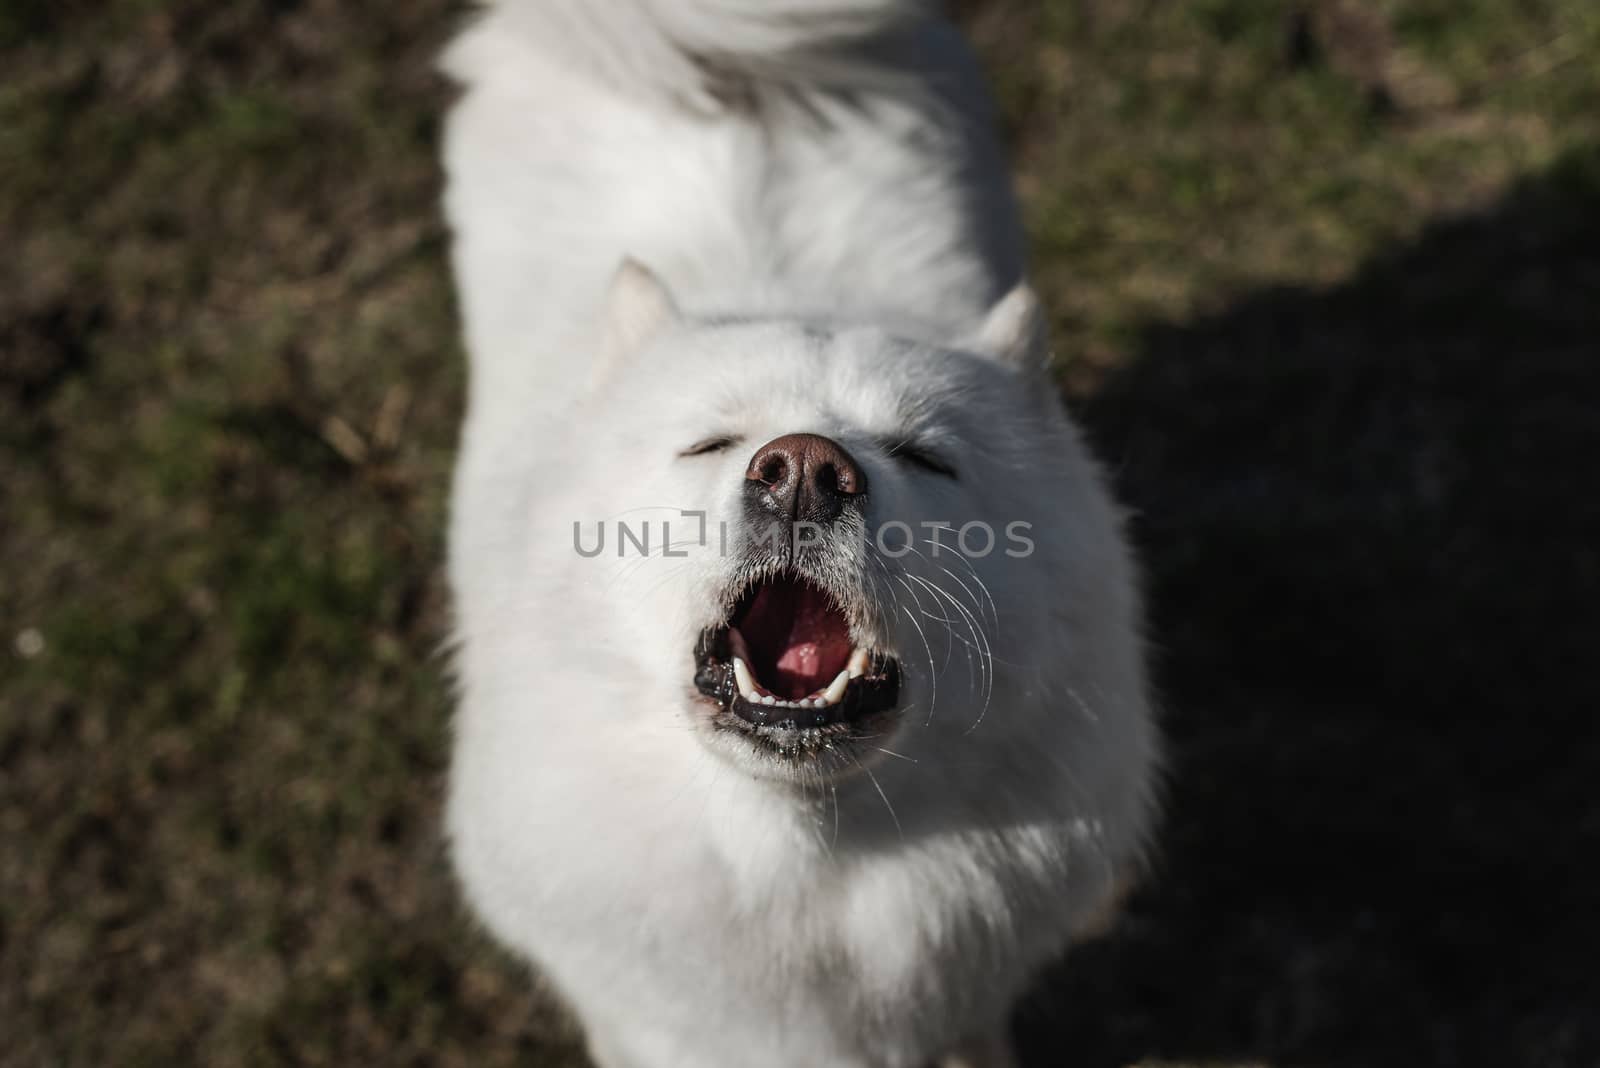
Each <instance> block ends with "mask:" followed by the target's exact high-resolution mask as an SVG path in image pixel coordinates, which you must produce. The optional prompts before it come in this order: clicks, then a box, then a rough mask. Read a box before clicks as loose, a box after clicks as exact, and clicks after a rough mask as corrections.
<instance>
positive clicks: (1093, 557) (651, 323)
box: [552, 265, 1138, 779]
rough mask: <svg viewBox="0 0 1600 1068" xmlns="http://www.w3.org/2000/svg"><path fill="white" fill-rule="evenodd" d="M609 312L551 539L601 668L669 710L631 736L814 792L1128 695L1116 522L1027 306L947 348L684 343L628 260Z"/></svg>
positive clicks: (726, 333) (877, 335) (1127, 623)
mask: <svg viewBox="0 0 1600 1068" xmlns="http://www.w3.org/2000/svg"><path fill="white" fill-rule="evenodd" d="M609 304H610V307H609V311H608V324H609V325H608V334H607V337H606V342H605V345H604V352H603V353H602V354H601V358H600V360H599V361H598V363H597V366H596V370H595V382H594V384H593V387H592V390H591V392H590V395H589V396H588V398H587V399H586V401H585V402H584V407H583V410H582V411H581V412H579V413H577V416H578V418H577V419H576V421H575V422H576V425H578V426H579V427H581V428H583V430H582V431H581V438H580V440H579V441H578V442H577V443H575V447H574V448H572V449H571V450H570V452H569V453H568V454H567V455H566V456H565V457H564V458H563V460H562V470H561V471H560V473H559V475H558V476H557V477H559V479H560V481H561V482H562V484H563V485H564V487H566V488H565V489H564V490H563V491H562V492H561V493H560V494H559V496H560V498H561V499H562V500H564V501H566V502H568V504H569V505H570V506H571V507H572V508H573V509H575V514H574V515H572V516H570V517H569V516H560V517H552V518H555V519H557V520H559V521H561V522H563V523H566V522H570V523H571V524H572V530H573V534H574V537H573V544H572V550H571V551H572V552H574V553H575V554H576V555H577V556H579V557H581V559H578V560H576V561H575V563H576V564H577V565H579V566H576V567H574V568H573V571H574V572H575V573H576V574H577V575H578V576H579V577H578V579H577V580H576V581H577V583H578V587H577V589H576V591H575V594H574V595H575V596H582V597H584V598H585V599H587V600H589V601H591V602H594V601H598V602H600V603H601V609H600V610H601V611H603V612H604V614H605V626H604V628H603V630H604V631H605V633H606V636H607V642H608V650H607V656H608V657H609V658H610V660H611V662H612V663H613V664H616V665H618V666H619V668H620V667H621V666H622V665H623V664H624V663H625V664H626V665H627V666H628V667H629V668H630V669H633V670H637V671H638V672H641V673H643V674H644V675H645V676H648V677H649V678H650V679H652V680H658V681H660V682H661V683H662V684H663V685H662V688H661V690H660V691H659V692H660V693H661V694H663V695H665V699H666V700H667V701H668V702H669V703H670V704H671V705H672V706H673V707H670V708H666V709H655V708H652V709H648V710H644V714H651V715H656V714H659V715H678V716H687V717H688V719H689V720H690V722H692V723H693V724H694V727H695V729H696V730H698V731H700V732H701V734H702V737H703V740H704V741H705V742H706V744H708V745H709V746H711V748H712V749H713V750H714V751H716V752H718V753H719V754H721V755H723V756H725V757H727V758H729V759H731V760H733V761H735V762H737V763H738V764H739V765H740V766H742V767H745V768H748V769H750V770H753V771H755V772H756V773H758V774H764V775H769V776H772V777H777V778H788V779H799V778H804V779H815V778H816V777H817V776H819V775H828V774H832V773H835V772H838V773H845V772H848V771H849V770H850V769H851V768H852V767H854V766H856V765H857V764H859V763H860V762H862V761H865V760H866V759H868V757H869V756H870V755H872V754H874V753H876V752H884V751H888V752H895V753H914V751H915V750H916V749H917V746H918V744H919V740H924V741H926V740H931V739H932V738H933V737H935V736H936V735H938V734H940V733H947V732H952V731H953V732H958V733H961V734H964V735H968V736H971V737H980V736H981V737H984V738H991V737H993V738H1006V737H1014V738H1017V739H1025V738H1027V737H1028V736H1029V735H1030V726H1031V725H1035V724H1036V723H1037V722H1038V720H1039V718H1040V717H1041V716H1044V717H1047V716H1049V715H1051V714H1053V713H1052V710H1051V707H1050V706H1052V705H1059V704H1064V703H1067V702H1071V701H1077V702H1079V703H1080V704H1082V703H1085V702H1095V701H1103V700H1106V699H1107V698H1108V697H1110V696H1112V695H1108V694H1105V693H1101V694H1100V695H1099V696H1098V697H1097V696H1095V695H1092V694H1090V693H1087V692H1085V691H1083V690H1082V689H1081V688H1082V687H1088V686H1093V687H1095V688H1097V689H1102V690H1103V689H1105V688H1106V687H1108V686H1121V685H1123V684H1124V683H1125V682H1126V684H1127V685H1131V686H1134V687H1135V688H1137V685H1138V682H1137V680H1138V666H1137V660H1138V656H1137V651H1136V649H1135V640H1134V633H1133V630H1134V617H1135V606H1134V605H1133V603H1132V594H1131V593H1130V589H1131V583H1130V581H1129V576H1128V565H1127V562H1126V560H1125V557H1124V554H1123V552H1122V549H1121V541H1120V538H1119V536H1118V533H1117V529H1116V528H1117V521H1116V519H1115V516H1114V514H1113V512H1112V510H1111V507H1110V505H1109V503H1108V500H1107V498H1106V496H1105V494H1104V493H1103V491H1102V490H1101V488H1100V484H1099V478H1098V475H1097V473H1096V471H1095V470H1094V468H1093V466H1092V464H1091V463H1090V462H1089V461H1088V460H1087V458H1086V457H1085V455H1084V452H1083V450H1082V449H1081V448H1080V446H1079V443H1078V441H1077V437H1076V434H1075V433H1074V431H1073V430H1072V428H1071V426H1070V424H1069V423H1068V422H1067V420H1066V419H1065V417H1064V415H1063V414H1062V412H1061V410H1060V406H1059V404H1058V402H1057V400H1056V399H1055V395H1054V391H1053V389H1052V388H1051V386H1050V385H1049V382H1048V378H1047V375H1046V374H1045V371H1044V353H1043V348H1042V329H1041V326H1040V321H1039V313H1038V310H1037V307H1036V303H1035V301H1034V300H1033V297H1032V294H1031V292H1030V291H1028V290H1027V289H1025V288H1019V289H1018V290H1016V291H1014V292H1013V293H1012V294H1011V295H1010V296H1008V297H1006V298H1004V299H1003V300H1001V301H1000V302H999V303H998V304H997V305H996V306H995V308H994V309H993V310H992V311H991V313H990V314H989V316H988V317H987V321H986V322H985V323H984V324H983V326H982V328H981V329H980V330H978V331H976V332H975V333H974V335H973V336H971V337H967V338H959V339H952V340H951V341H950V342H949V343H946V344H934V343H929V342H927V341H921V340H911V339H908V338H902V337H897V336H893V335H891V334H889V333H886V332H884V331H883V330H881V329H877V328H871V327H861V326H848V325H830V326H822V325H814V324H802V323H796V322H794V321H767V320H737V321H725V320H723V321H719V320H694V319H691V318H688V317H685V316H683V315H681V314H680V313H679V312H678V311H677V309H676V308H675V306H674V304H673V301H672V298H671V296H670V295H669V294H668V293H667V291H666V290H665V289H664V288H663V287H662V285H661V284H660V283H659V282H658V281H657V280H656V279H655V278H654V276H653V275H651V274H650V273H649V272H648V271H646V270H645V269H643V268H641V267H638V266H636V265H627V266H624V268H623V269H622V271H621V272H620V273H619V275H618V278H617V280H616V282H615V283H614V285H613V287H612V292H611V295H610V298H609ZM557 610H558V611H559V608H558V609H557ZM591 610H592V609H591ZM1031 733H1032V735H1033V736H1034V737H1035V738H1036V737H1037V731H1032V732H1031ZM1018 744H1026V743H1024V742H1020V741H1019V742H1018Z"/></svg>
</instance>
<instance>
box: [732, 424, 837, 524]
mask: <svg viewBox="0 0 1600 1068" xmlns="http://www.w3.org/2000/svg"><path fill="white" fill-rule="evenodd" d="M744 477H745V478H747V479H748V480H749V481H748V482H746V483H745V490H746V493H747V494H748V495H749V496H750V497H751V499H752V500H753V501H755V502H756V503H757V504H758V505H759V506H760V508H761V509H762V510H763V511H766V512H768V513H771V514H773V515H776V516H778V517H781V518H784V519H788V520H790V521H791V522H805V523H829V522H832V521H833V520H835V519H837V518H838V517H839V513H840V512H842V511H843V510H844V505H845V502H846V501H847V500H849V499H850V498H851V497H859V496H860V495H861V494H863V493H865V492H867V473H866V472H865V471H863V470H861V467H860V465H859V464H857V463H856V461H855V458H854V457H853V456H851V455H850V454H849V453H848V452H846V451H845V450H844V446H842V445H840V444H839V443H838V442H837V441H834V440H833V439H831V438H825V437H822V436H821V435H820V434H785V435H783V437H781V438H773V439H772V440H771V441H769V442H767V443H766V444H765V445H763V446H761V448H759V449H757V450H756V454H755V455H754V456H752V457H751V458H750V466H749V468H748V469H746V471H745V473H744Z"/></svg>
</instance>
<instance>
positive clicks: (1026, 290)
mask: <svg viewBox="0 0 1600 1068" xmlns="http://www.w3.org/2000/svg"><path fill="white" fill-rule="evenodd" d="M1047 335H1048V326H1047V324H1046V322H1045V315H1044V307H1043V306H1042V305H1041V304H1040V303H1039V295H1038V294H1037V293H1035V292H1034V291H1033V287H1032V286H1030V285H1029V284H1028V283H1027V282H1025V281H1024V282H1018V283H1017V284H1016V285H1014V286H1012V287H1011V291H1010V292H1009V293H1007V294H1006V295H1005V296H1003V297H1001V298H1000V299H999V300H997V301H995V303H994V306H993V307H991V308H990V309H989V314H988V315H986V316H984V319H983V325H982V326H980V327H979V328H978V331H977V333H976V334H974V335H973V337H972V340H971V341H970V342H969V344H970V346H971V348H972V349H973V350H974V351H976V352H979V353H981V354H983V355H985V356H990V357H993V358H994V359H995V360H997V361H999V362H1000V363H1003V364H1005V365H1006V366H1008V367H1011V368H1014V369H1015V370H1017V371H1019V372H1022V373H1024V374H1034V373H1037V374H1043V373H1044V372H1045V370H1046V368H1047V367H1048V366H1049V363H1050V350H1049V342H1048V337H1047Z"/></svg>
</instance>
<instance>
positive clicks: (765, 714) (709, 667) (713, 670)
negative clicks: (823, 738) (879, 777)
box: [694, 624, 900, 730]
mask: <svg viewBox="0 0 1600 1068" xmlns="http://www.w3.org/2000/svg"><path fill="white" fill-rule="evenodd" d="M694 663H695V671H694V685H695V689H697V690H699V691H700V692H701V693H702V694H704V695H705V696H706V697H708V698H710V699H711V700H712V701H714V702H716V704H717V707H718V708H720V709H721V710H722V711H724V712H730V713H732V714H733V715H735V716H737V717H738V718H739V719H741V720H743V721H744V722H745V723H748V724H750V725H751V726H752V727H757V728H770V729H773V730H807V729H811V730H816V729H824V728H828V727H834V726H837V725H840V724H853V723H858V722H860V721H861V720H864V719H867V718H869V717H871V716H875V715H877V714H878V713H881V712H887V711H889V710H890V709H893V708H894V707H895V705H896V704H898V703H899V700H900V663H899V661H898V660H896V659H895V658H894V657H893V656H891V655H889V654H888V653H883V652H873V653H871V654H869V656H868V660H867V670H866V672H865V673H863V674H862V675H860V676H858V677H856V678H853V679H851V680H850V682H849V684H848V685H847V686H846V687H845V691H844V696H843V697H842V698H841V699H840V700H839V702H838V704H834V705H828V706H826V707H824V708H793V707H786V706H783V705H764V704H753V703H751V702H750V701H748V700H746V699H745V698H744V696H743V695H742V694H740V693H739V686H738V683H737V682H736V680H735V679H734V674H733V657H732V651H731V649H730V637H729V633H728V626H727V624H718V625H715V626H710V627H706V628H705V629H704V630H702V631H701V632H700V640H699V641H698V642H696V643H695V650H694Z"/></svg>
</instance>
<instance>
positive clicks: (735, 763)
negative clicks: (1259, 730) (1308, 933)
mask: <svg viewBox="0 0 1600 1068" xmlns="http://www.w3.org/2000/svg"><path fill="white" fill-rule="evenodd" d="M445 66H446V69H447V70H448V72H449V73H450V74H451V75H452V76H453V77H454V78H455V79H456V80H457V81H458V82H459V83H460V84H461V86H462V87H463V93H462V96H461V97H460V100H459V102H458V103H457V104H456V105H455V107H454V109H453V111H452V113H451V115H450V118H449V121H448V126H447V131H446V137H445V149H444V152H445V162H446V166H447V170H448V179H449V180H448V192H447V197H446V202H447V203H446V207H447V212H448V217H449V220H450V223H451V225H452V227H453V230H454V237H455V241H454V252H453V255H454V270H455V274H456V280H457V283H458V285H459V289H460V296H461V303H462V307H463V312H464V317H465V324H466V334H467V343H468V348H469V350H470V353H471V386H470V396H469V401H468V413H467V419H466V426H465V430H464V433H463V440H462V449H461V455H460V459H459V466H458V468H457V473H456V481H455V492H454V501H453V525H452V530H451V553H450V578H451V583H452V587H453V591H454V596H455V604H456V609H457V621H458V634H457V637H458V643H459V655H458V672H459V680H460V707H459V711H458V715H457V719H456V730H455V751H454V760H453V767H452V774H451V786H450V792H449V802H448V818H447V822H448V832H449V836H450V840H451V848H452V855H453V858H454V863H455V866H456V870H457V872H458V873H459V877H460V881H461V884H462V886H463V888H464V892H465V895H466V897H467V899H468V900H469V901H470V903H471V905H472V907H473V909H474V911H475V912H476V914H477V915H478V916H479V917H480V918H481V919H482V921H483V922H484V924H486V925H487V927H488V928H489V930H490V931H492V932H493V933H494V934H495V935H496V936H497V937H498V938H499V939H500V940H501V941H503V942H504V943H505V944H506V945H508V946H509V947H511V948H512V949H513V950H514V951H516V952H517V953H518V954H520V955H521V956H523V957H525V958H526V959H528V960H529V961H532V962H534V963H535V964H536V965H537V966H538V967H539V968H540V969H541V971H542V972H543V973H544V974H545V975H546V976H548V978H549V980H550V982H551V983H552V984H553V986H554V987H555V988H556V989H557V990H558V991H559V992H560V994H561V995H562V996H563V997H564V998H565V999H566V1001H567V1002H568V1004H569V1005H570V1006H571V1008H572V1009H573V1010H574V1011H575V1013H576V1014H577V1016H578V1017H579V1019H580V1020H581V1021H582V1024H583V1026H584V1028H585V1031H586V1034H587V1036H588V1041H589V1046H590V1051H591V1054H592V1056H593V1058H594V1060H595V1061H596V1062H597V1063H599V1064H600V1065H602V1066H606V1068H622V1066H640V1068H657V1066H702V1065H703V1066H712V1068H716V1066H748V1065H757V1066H763V1068H774V1066H776V1068H782V1066H796V1068H799V1066H804V1068H816V1066H819V1065H843V1066H862V1068H866V1066H873V1068H898V1066H924V1065H928V1064H932V1063H952V1064H953V1063H967V1064H975V1065H978V1064H981V1065H999V1064H1005V1063H1008V1062H1009V1060H1010V1053H1009V1044H1008V1041H1007V1038H1006V1034H1007V1018H1008V1015H1009V1012H1010V1009H1011V1007H1012V1006H1013V1004H1014V1002H1015V1001H1016V999H1017V998H1018V996H1019V994H1020V993H1021V992H1022V991H1023V989H1024V987H1025V986H1026V984H1027V983H1028V981H1029V979H1030V977H1032V976H1033V975H1034V974H1035V973H1036V972H1037V971H1038V970H1039V968H1040V967H1041V966H1042V965H1044V964H1045V963H1047V962H1049V961H1050V960H1051V959H1052V958H1054V957H1056V956H1057V955H1058V954H1059V953H1060V952H1061V951H1062V950H1063V949H1064V947H1065V946H1066V945H1067V944H1068V943H1069V942H1070V940H1071V939H1072V938H1073V937H1074V935H1075V934H1077V933H1080V932H1081V931H1082V930H1083V929H1084V927H1085V925H1086V924H1088V923H1089V922H1090V920H1091V919H1092V918H1093V917H1095V916H1096V914H1097V913H1099V912H1101V911H1102V910H1104V909H1105V908H1106V907H1107V905H1108V904H1109V903H1110V902H1111V900H1112V898H1113V896H1114V892H1115V887H1116V886H1117V884H1118V882H1119V879H1121V878H1122V877H1124V876H1125V875H1127V874H1128V872H1129V870H1130V868H1133V867H1134V866H1136V865H1137V863H1138V858H1139V855H1140V851H1141V848H1142V846H1143V844H1144V842H1145V839H1146V834H1147V830H1148V828H1149V824H1150V820H1151V814H1152V804H1151V795H1152V777H1153V766H1154V764H1155V761H1156V752H1157V739H1156V735H1155V731H1154V728H1153V726H1152V722H1151V716H1150V711H1149V706H1148V700H1147V695H1146V683H1145V676H1144V668H1143V664H1142V655H1141V648H1140V639H1139V605H1138V598H1137V594H1136V589H1135V581H1134V574H1133V569H1132V566H1131V563H1130V560H1129V556H1128V552H1127V549H1126V547H1125V545H1124V542H1123V538H1122V534H1121V531H1120V522H1119V516H1118V513H1117V510H1116V508H1115V507H1114V505H1113V504H1112V502H1111V501H1110V499H1109V498H1108V496H1107V493H1106V491H1105V489H1104V487H1103V485H1102V480H1101V477H1100V474H1099V472H1098V470H1097V469H1096V467H1095V465H1094V463H1093V462H1092V461H1091V460H1090V458H1089V457H1088V456H1087V455H1086V453H1085V450H1084V447H1083V446H1082V444H1080V442H1079V439H1078V436H1077V434H1076V433H1075V431H1074V429H1073V427H1072V425H1071V424H1070V423H1069V421H1068V419H1067V417H1066V415H1065V414H1064V413H1063V410H1062V408H1061V405H1060V403H1059V401H1058V399H1057V395H1056V391H1055V389H1054V388H1053V387H1052V385H1051V380H1050V377H1049V374H1048V371H1047V353H1046V348H1045V337H1044V329H1043V325H1042V324H1043V318H1042V316H1041V314H1040V311H1039V308H1038V304H1037V302H1036V300H1035V297H1034V295H1033V293H1032V292H1031V291H1030V290H1029V288H1028V287H1027V285H1026V284H1025V283H1024V281H1023V249H1022V240H1021V235H1020V230H1019V226H1018V221H1017V211H1016V206H1015V204H1014V202H1013V199H1012V195H1011V193H1010V191H1009V188H1008V182H1007V177H1006V173H1005V170H1004V167H1003V164H1002V161H1001V159H1000V158H999V154H998V152H997V148H996V144H995V141H994V138H993V135H992V131H991V128H990V122H989V116H988V103H987V100H986V97H985V94H984V92H983V89H982V86H981V83H980V80H979V78H978V76H977V73H976V71H975V67H974V63H973V60H972V57H971V56H970V55H969V54H968V51H967V49H966V47H965V45H964V44H963V42H962V41H961V40H960V38H959V36H958V35H957V34H956V32H955V30H954V29H953V28H952V27H951V26H950V25H948V24H947V23H945V22H944V21H942V20H941V18H940V17H939V15H938V13H937V11H936V10H934V9H932V7H931V6H930V5H924V4H922V3H918V2H911V0H499V2H498V3H494V4H491V5H490V6H489V7H488V8H487V9H486V10H485V11H484V12H482V13H481V15H480V16H479V18H478V19H477V20H476V21H475V22H474V23H473V24H472V25H471V26H470V27H469V28H467V29H466V31H465V32H464V33H462V35H461V36H460V37H459V39H458V40H457V41H456V42H455V43H454V44H453V46H452V47H451V48H450V50H449V52H448V54H447V56H446V59H445Z"/></svg>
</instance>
